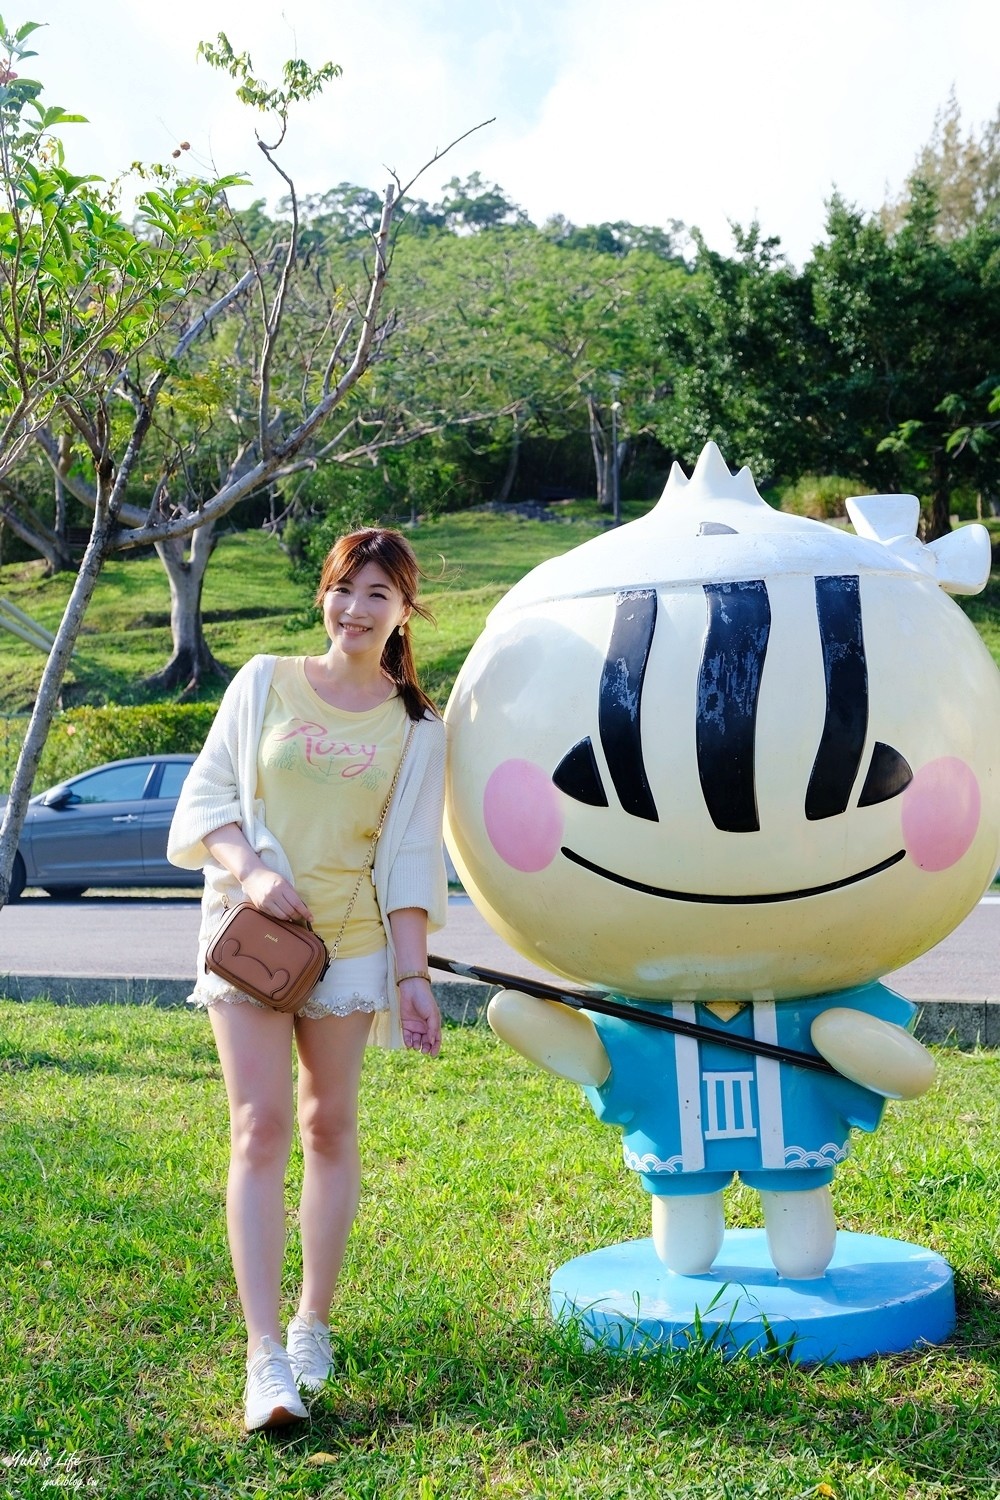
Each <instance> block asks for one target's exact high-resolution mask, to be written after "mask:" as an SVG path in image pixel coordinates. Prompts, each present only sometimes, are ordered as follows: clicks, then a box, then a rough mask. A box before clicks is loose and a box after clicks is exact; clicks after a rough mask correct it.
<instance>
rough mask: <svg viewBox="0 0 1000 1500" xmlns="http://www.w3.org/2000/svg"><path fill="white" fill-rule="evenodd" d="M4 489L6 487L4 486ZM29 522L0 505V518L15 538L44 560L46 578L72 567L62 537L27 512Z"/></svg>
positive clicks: (4, 505)
mask: <svg viewBox="0 0 1000 1500" xmlns="http://www.w3.org/2000/svg"><path fill="white" fill-rule="evenodd" d="M4 487H5V488H6V486H4ZM29 514H30V516H31V522H34V524H33V525H32V524H31V522H29V521H28V520H26V519H25V517H24V516H23V515H21V513H20V512H19V511H18V510H17V509H16V508H15V506H14V505H12V504H10V503H3V504H0V516H2V517H3V520H4V522H5V523H6V525H8V526H9V527H10V529H11V531H12V532H13V533H14V535H15V536H18V537H20V538H21V541H22V542H25V543H26V544H27V545H28V546H29V547H30V548H31V549H32V550H33V551H34V552H37V553H38V555H39V557H43V558H44V559H45V574H46V577H51V576H52V574H53V573H65V572H67V571H68V570H69V569H70V568H72V567H74V563H73V559H72V557H71V556H70V551H69V546H68V544H67V542H66V539H65V537H64V536H62V537H61V536H59V535H58V534H57V533H56V532H54V531H50V530H49V528H48V527H47V526H46V525H45V523H44V522H43V521H41V520H39V518H38V517H37V516H36V515H35V514H34V513H33V512H29Z"/></svg>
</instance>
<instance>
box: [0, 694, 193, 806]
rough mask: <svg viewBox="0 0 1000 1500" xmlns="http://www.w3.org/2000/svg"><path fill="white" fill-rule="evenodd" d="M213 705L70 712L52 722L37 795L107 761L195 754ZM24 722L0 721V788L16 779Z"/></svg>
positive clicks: (157, 704)
mask: <svg viewBox="0 0 1000 1500" xmlns="http://www.w3.org/2000/svg"><path fill="white" fill-rule="evenodd" d="M216 707H217V705H216V704H214V703H146V704H138V705H135V706H133V707H121V706H115V705H114V704H112V705H110V706H108V707H107V708H71V709H67V710H66V712H65V713H60V714H57V715H56V717H55V718H54V719H53V721H52V727H51V729H50V730H49V735H48V739H47V740H46V742H45V749H44V750H43V751H42V759H41V764H40V765H39V768H38V775H37V776H36V778H35V790H36V791H42V790H43V788H45V787H49V786H55V785H56V783H57V782H60V781H65V780H66V778H67V777H68V776H76V775H77V774H78V773H79V772H80V771H88V770H90V768H91V767H92V766H99V765H102V764H103V763H104V762H105V761H108V760H125V759H127V758H128V757H129V756H131V755H164V754H185V753H187V754H197V752H198V751H199V750H200V749H201V747H202V745H203V744H204V741H205V736H206V734H207V733H208V728H209V725H210V724H211V722H212V719H213V717H214V715H215V711H216ZM27 724H28V721H27V718H21V717H18V718H5V719H0V786H2V788H3V790H4V791H6V790H7V789H8V788H9V787H10V782H11V778H12V776H13V775H14V766H15V764H16V762H17V756H18V752H19V750H20V747H21V740H22V738H23V735H24V731H25V729H26V728H27Z"/></svg>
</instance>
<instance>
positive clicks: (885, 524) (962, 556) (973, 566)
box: [846, 495, 991, 594]
mask: <svg viewBox="0 0 1000 1500" xmlns="http://www.w3.org/2000/svg"><path fill="white" fill-rule="evenodd" d="M846 505H847V514H848V515H849V516H850V518H851V524H852V525H853V527H854V530H855V531H856V532H857V534H858V536H860V537H864V538H865V539H866V540H868V541H872V542H881V543H882V545H883V547H885V548H887V549H888V551H890V552H892V553H894V554H895V556H897V557H899V558H902V559H903V560H904V561H905V562H908V563H910V564H911V565H912V566H914V567H917V568H919V569H920V570H921V572H923V573H928V574H929V575H930V576H931V577H932V578H933V579H934V580H935V582H936V583H938V584H940V586H941V588H943V589H944V591H945V593H947V594H978V593H980V592H981V591H982V590H983V589H984V588H985V587H986V585H987V583H988V582H989V577H990V561H991V547H990V534H989V532H988V531H987V530H986V527H985V526H979V525H972V526H962V527H960V528H959V530H958V531H953V532H951V533H950V534H949V535H948V536H943V537H940V538H939V539H938V540H937V541H936V542H928V543H926V544H925V543H924V542H922V541H920V539H919V538H918V536H917V526H918V524H919V521H920V501H919V500H918V499H917V497H916V495H857V496H854V497H852V498H851V499H850V500H848V501H847V502H846Z"/></svg>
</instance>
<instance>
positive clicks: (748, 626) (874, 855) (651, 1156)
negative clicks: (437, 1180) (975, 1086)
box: [446, 444, 1000, 1358]
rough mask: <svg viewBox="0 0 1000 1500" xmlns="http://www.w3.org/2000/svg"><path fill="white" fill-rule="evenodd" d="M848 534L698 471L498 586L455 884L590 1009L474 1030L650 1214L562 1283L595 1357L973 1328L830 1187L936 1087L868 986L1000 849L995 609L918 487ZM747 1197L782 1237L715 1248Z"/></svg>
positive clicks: (454, 816)
mask: <svg viewBox="0 0 1000 1500" xmlns="http://www.w3.org/2000/svg"><path fill="white" fill-rule="evenodd" d="M847 508H848V513H849V515H850V518H851V521H852V523H853V526H854V534H853V535H852V534H851V533H850V532H848V531H847V530H843V529H840V528H838V527H836V526H830V525H824V524H821V523H819V522H815V521H810V520H806V519H803V518H800V517H797V516H792V515H786V514H783V513H782V512H780V511H777V510H774V509H773V508H772V507H771V506H769V505H768V504H766V503H765V502H764V500H762V498H761V497H760V495H759V494H758V493H757V490H756V488H755V486H754V483H753V479H752V477H751V475H750V472H749V470H747V469H743V470H741V471H740V472H739V473H738V474H737V475H735V477H734V476H733V475H732V474H730V472H729V469H728V468H727V466H726V464H725V463H724V461H723V459H722V456H721V454H720V453H719V450H718V449H717V448H716V447H715V446H714V444H709V445H708V446H707V447H706V448H705V450H704V452H703V453H702V455H701V458H700V459H699V461H698V464H697V467H696V468H695V470H694V473H693V474H692V475H691V477H690V479H688V478H686V477H685V475H684V474H683V473H682V471H681V470H680V469H679V467H678V466H677V465H674V468H673V471H672V473H671V475H670V478H669V480H668V483H667V486H666V489H665V491H664V494H663V497H662V498H661V500H660V501H659V503H658V504H657V505H656V506H655V507H654V508H653V509H652V510H651V511H650V512H649V514H648V515H646V516H644V517H643V518H642V519H641V520H638V521H634V522H632V523H631V524H629V525H626V526H623V527H621V528H620V529H617V530H614V531H609V532H607V533H605V534H602V535H600V536H598V537H595V538H594V539H593V540H591V541H589V542H587V543H585V544H584V545H583V546H581V547H578V548H576V549H575V550H573V551H571V552H569V553H566V554H565V555H563V556H561V557H558V558H553V559H552V560H550V561H549V562H546V563H543V564H542V565H541V566H540V567H538V568H536V569H534V571H533V572H531V573H529V574H528V575H527V577H525V578H524V579H522V581H521V582H520V583H518V584H517V585H516V586H515V587H514V588H513V589H511V591H510V592H509V593H508V594H507V595H506V597H505V598H504V599H503V600H501V602H500V603H499V604H498V605H497V606H496V608H495V609H494V610H493V612H492V613H491V615H490V617H489V619H488V621H487V624H486V628H485V630H484V631H483V634H482V636H481V637H480V639H479V640H478V642H477V643H476V645H475V646H474V648H473V650H472V652H471V653H470V655H469V658H468V660H467V661H466V663H465V666H464V667H463V669H462V672H461V674H460V676H459V678H458V681H457V683H456V685H455V689H454V692H453V694H452V697H451V701H450V703H449V705H448V710H447V715H446V718H447V723H448V729H449V742H450V760H449V773H448V811H447V838H448V844H449V848H450V851H451V854H452V857H453V859H454V861H455V864H456V867H457V869H458V871H459V874H460V875H461V878H462V880H463V883H464V885H465V888H466V890H467V891H468V893H469V895H470V896H471V897H472V899H473V901H474V902H475V904H476V906H477V907H478V908H479V910H480V911H481V913H482V914H483V916H484V917H485V918H486V920H487V921H488V922H489V923H490V924H491V926H492V927H493V928H494V929H495V930H496V931H497V932H498V933H499V934H500V935H501V936H502V937H503V938H504V939H506V941H507V942H508V943H509V944H510V945H511V946H512V947H513V948H514V949H516V950H517V951H518V952H519V953H521V954H522V955H523V956H524V957H526V958H528V959H530V960H531V961H533V962H534V963H535V964H538V965H540V966H541V967H543V968H545V969H547V970H549V971H550V972H551V973H553V974H555V975H559V976H562V977H564V978H565V979H567V980H569V981H571V982H573V983H574V984H577V985H579V984H581V983H582V984H584V985H586V986H587V987H589V990H590V993H591V994H592V995H593V996H594V1002H593V1006H592V1007H591V1006H588V1005H587V1003H586V997H585V996H583V997H578V999H579V1000H580V1002H581V1003H580V1004H578V1005H576V1006H573V1005H571V1004H562V1003H559V1002H558V1001H552V1000H549V999H540V998H537V997H536V996H532V995H529V994H526V993H523V992H520V991H518V990H517V989H515V988H513V987H512V988H509V989H507V990H505V991H503V992H502V993H500V994H498V995H495V996H494V998H493V1000H492V1001H491V1004H490V1008H489V1020H490V1024H491V1026H492V1027H493V1029H494V1031H495V1032H496V1033H497V1035H498V1036H500V1037H501V1038H503V1039H504V1040H505V1041H506V1042H508V1043H509V1044H510V1045H511V1046H513V1047H515V1048H516V1049H517V1050H518V1051H519V1052H521V1053H523V1054H524V1055H525V1056H526V1057H528V1058H530V1059H532V1060H533V1061H535V1062H536V1063H538V1064H540V1065H541V1066H542V1067H545V1068H548V1069H550V1070H551V1071H552V1072H554V1073H557V1074H559V1075H561V1076H563V1077H565V1078H569V1079H572V1080H574V1081H576V1082H577V1083H580V1084H582V1085H583V1087H584V1089H585V1091H586V1095H587V1098H588V1099H589V1101H590V1104H591V1105H592V1107H593V1109H594V1112H595V1114H596V1115H597V1117H598V1118H599V1119H601V1120H603V1121H606V1122H607V1123H609V1124H612V1125H616V1126H617V1127H618V1128H619V1129H620V1131H621V1134H622V1142H623V1148H624V1157H625V1165H626V1167H627V1168H629V1169H630V1170H631V1171H632V1172H634V1173H636V1175H637V1176H638V1179H639V1182H640V1184H641V1186H642V1188H643V1189H644V1190H645V1191H646V1192H647V1193H649V1194H650V1197H651V1205H652V1235H651V1238H650V1239H649V1240H645V1241H635V1242H631V1243H630V1244H629V1245H626V1246H617V1247H611V1248H610V1249H607V1250H604V1251H598V1252H596V1254H595V1255H588V1256H583V1257H581V1258H580V1259H579V1260H577V1261H573V1262H570V1263H569V1266H568V1267H563V1268H562V1270H561V1271H560V1272H557V1273H556V1277H554V1278H553V1285H552V1298H553V1308H554V1310H555V1311H556V1312H557V1314H558V1315H563V1314H565V1313H569V1314H573V1313H579V1312H580V1310H581V1309H584V1308H585V1309H586V1314H585V1319H586V1322H587V1326H588V1329H589V1331H590V1333H591V1334H593V1335H594V1336H605V1337H606V1336H609V1330H610V1331H611V1332H613V1334H614V1337H615V1338H616V1339H617V1340H618V1341H619V1342H624V1343H627V1344H631V1343H632V1342H634V1339H633V1334H635V1335H636V1336H641V1337H642V1338H646V1339H648V1338H653V1339H655V1340H657V1341H660V1340H663V1339H667V1340H670V1341H677V1339H678V1336H679V1334H680V1333H681V1332H682V1331H683V1330H685V1329H689V1328H690V1327H691V1326H692V1324H693V1323H695V1324H697V1326H699V1327H700V1328H704V1327H705V1326H706V1324H705V1310H706V1307H708V1306H714V1307H715V1308H716V1309H717V1310H718V1316H719V1317H720V1318H721V1319H723V1320H724V1323H725V1337H726V1342H727V1347H733V1348H737V1347H743V1348H747V1347H750V1348H753V1347H755V1346H756V1345H755V1341H758V1343H760V1347H764V1346H765V1345H766V1343H767V1342H768V1339H771V1338H773V1329H774V1326H775V1325H777V1326H779V1327H781V1328H784V1329H785V1330H786V1332H787V1334H788V1337H789V1340H790V1341H791V1342H792V1343H793V1344H794V1345H795V1347H796V1348H797V1349H798V1354H797V1356H796V1357H800V1358H850V1357H856V1356H857V1355H859V1354H865V1353H869V1352H874V1351H875V1350H886V1349H889V1348H902V1347H910V1346H911V1345H912V1344H913V1343H916V1342H921V1341H932V1340H934V1339H937V1338H940V1337H944V1336H945V1335H946V1334H947V1333H948V1332H949V1331H950V1328H951V1326H952V1323H953V1320H954V1299H953V1290H952V1286H951V1276H950V1269H949V1268H948V1267H947V1266H946V1265H945V1264H944V1262H940V1263H939V1264H938V1262H939V1261H940V1258H939V1257H931V1256H930V1252H923V1251H921V1250H920V1249H919V1247H916V1246H910V1245H905V1244H903V1243H902V1242H900V1241H894V1240H879V1239H878V1238H877V1237H876V1236H871V1235H847V1234H845V1233H843V1232H842V1233H841V1235H840V1236H839V1237H838V1234H837V1229H836V1225H835V1220H834V1212H833V1207H832V1202H831V1191H830V1184H831V1182H832V1180H833V1176H834V1172H835V1170H836V1167H837V1164H838V1162H840V1161H842V1160H843V1159H844V1157H845V1156H846V1154H847V1151H848V1138H849V1135H850V1131H851V1128H852V1127H856V1128H858V1129H861V1130H865V1131H871V1130H874V1129H875V1128H876V1127H877V1125H878V1123H879V1120H880V1117H881V1115H882V1112H883V1109H884V1107H885V1101H886V1100H887V1099H895V1100H899V1099H910V1098H914V1097H916V1096H918V1095H919V1094H921V1093H923V1092H924V1091H925V1090H926V1089H927V1088H928V1087H929V1086H930V1084H931V1082H932V1080H933V1075H934V1065H933V1061H932V1059H931V1057H930V1055H929V1054H928V1052H927V1051H926V1049H925V1048H924V1047H923V1046H922V1045H921V1044H920V1043H919V1042H918V1041H917V1040H916V1039H915V1038H914V1037H913V1036H912V1034H911V1032H912V1027H913V1023H914V1020H915V1010H916V1008H915V1007H914V1006H913V1005H912V1004H911V1003H910V1002H909V1001H907V1000H905V999H904V998H902V997H901V996H900V995H897V994H895V993H894V992H893V991H892V990H891V989H889V988H888V987H887V986H886V985H885V984H883V983H882V982H881V978H882V976H883V975H885V974H886V973H890V972H891V971H892V970H894V969H896V968H898V967H900V966H901V965H903V964H906V963H908V962H909V961H911V960H912V959H914V958H916V957H917V956H918V955H919V954H921V953H923V952H925V951H926V950H927V949H929V948H931V947H932V946H933V945H934V944H935V943H937V942H939V941H940V940H941V939H942V938H943V937H945V936H946V934H947V933H949V932H950V931H951V930H952V929H953V928H954V927H956V926H957V924H958V923H959V922H961V921H962V919H963V918H964V917H965V916H966V915H967V914H968V912H969V911H970V910H971V909H972V908H973V907H974V906H975V904H976V902H977V901H978V900H979V898H980V896H981V895H982V893H983V891H984V889H985V888H986V887H987V886H988V885H989V883H990V881H991V879H992V878H993V875H994V874H995V872H996V869H997V865H998V858H1000V785H998V769H997V768H998V755H1000V675H998V673H997V670H996V668H995V666H994V664H993V661H992V659H991V658H990V656H989V654H988V652H987V650H986V648H985V647H984V646H983V644H982V643H981V641H980V640H979V637H978V635H977V633H976V631H975V630H974V629H973V627H972V626H971V625H970V623H969V622H968V620H967V619H966V618H965V616H964V614H963V613H962V611H961V610H960V609H958V607H957V606H956V605H955V604H954V603H952V602H951V600H949V599H948V598H947V597H946V596H947V594H950V593H951V594H955V593H958V594H972V593H977V592H979V590H981V589H982V588H983V586H984V585H985V583H986V581H987V578H988V576H989V568H990V547H989V537H988V534H987V533H986V531H985V530H984V528H983V527H981V526H968V527H963V528H961V529H960V530H958V531H957V532H955V533H953V534H952V535H950V536H948V537H945V538H944V539H942V540H941V541H938V542H934V543H932V544H930V545H925V544H924V543H922V542H921V541H919V540H918V538H917V535H916V530H917V522H918V518H919V506H918V502H917V500H916V498H915V497H914V496H910V495H880V496H875V495H869V496H864V497H860V498H857V499H853V500H849V501H848V502H847ZM572 993H573V992H570V995H572ZM570 995H568V997H567V998H570ZM601 996H604V997H607V998H608V999H609V1000H612V1001H613V1002H614V1003H613V1004H611V1005H610V1006H607V1007H604V1008H603V1009H602V1008H601V1006H600V1005H599V1003H598V1001H599V997H601ZM609 1010H610V1011H611V1012H612V1013H611V1014H609V1013H608V1011H609ZM734 1174H738V1175H739V1177H740V1178H741V1179H742V1180H743V1181H744V1182H745V1183H747V1184H748V1185H749V1186H751V1187H752V1188H754V1189H755V1190H756V1191H757V1192H758V1193H759V1195H760V1201H761V1206H762V1216H763V1221H764V1232H763V1234H761V1232H760V1231H742V1230H731V1231H729V1232H728V1233H727V1232H726V1229H725V1219H724V1211H723V1195H724V1191H725V1188H726V1186H727V1185H728V1184H729V1183H730V1181H731V1180H732V1179H733V1177H734ZM741 1237H742V1238H741ZM623 1257H624V1259H623ZM928 1260H930V1262H931V1264H928ZM859 1266H864V1267H865V1268H866V1271H867V1284H866V1285H865V1286H861V1287H859V1286H857V1285H856V1283H857V1280H858V1275H857V1273H858V1269H859ZM838 1276H839V1277H840V1281H839V1282H838V1280H837V1278H838ZM862 1279H863V1280H864V1279H865V1278H862ZM723 1288H727V1289H729V1288H736V1290H735V1291H734V1292H733V1294H732V1296H730V1295H729V1293H728V1291H727V1294H726V1295H725V1296H722V1295H721V1290H722V1289H723ZM741 1296H742V1302H741V1300H740V1299H741ZM789 1298H791V1302H789V1300H788V1299H789ZM616 1299H617V1301H616ZM908 1301H912V1302H913V1307H914V1310H913V1313H912V1317H911V1318H909V1319H908V1318H907V1317H906V1316H903V1317H899V1316H898V1308H899V1306H900V1304H904V1305H905V1304H907V1303H908ZM637 1307H638V1311H637ZM890 1307H892V1308H894V1309H896V1310H897V1312H896V1314H895V1315H893V1316H888V1314H887V1309H888V1308H890ZM880 1314H886V1315H884V1316H882V1315H880ZM845 1320H846V1322H845ZM762 1324H763V1326H764V1327H765V1328H766V1329H770V1330H771V1332H770V1333H769V1334H768V1337H767V1338H764V1339H763V1342H760V1341H761V1340H762V1338H763V1335H762V1334H761V1325H762ZM741 1330H742V1332H741ZM795 1341H798V1342H797V1344H796V1343H795Z"/></svg>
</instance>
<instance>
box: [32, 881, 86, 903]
mask: <svg viewBox="0 0 1000 1500" xmlns="http://www.w3.org/2000/svg"><path fill="white" fill-rule="evenodd" d="M86 889H87V887H86V886H85V885H45V886H43V887H42V890H43V891H44V892H45V894H46V896H52V897H53V898H54V899H55V900H57V901H75V900H76V899H77V898H78V897H79V896H82V895H83V893H84V891H85V890H86Z"/></svg>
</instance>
